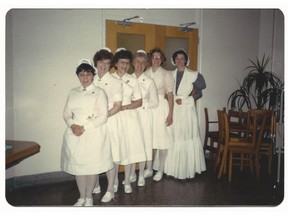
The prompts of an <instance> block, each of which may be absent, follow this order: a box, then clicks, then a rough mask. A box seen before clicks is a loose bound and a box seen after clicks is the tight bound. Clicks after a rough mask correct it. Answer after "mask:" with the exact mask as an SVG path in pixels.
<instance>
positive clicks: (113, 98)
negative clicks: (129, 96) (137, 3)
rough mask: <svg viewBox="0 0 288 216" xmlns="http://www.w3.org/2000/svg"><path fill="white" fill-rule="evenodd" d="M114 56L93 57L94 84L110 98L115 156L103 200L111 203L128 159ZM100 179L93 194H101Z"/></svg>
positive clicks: (107, 52)
mask: <svg viewBox="0 0 288 216" xmlns="http://www.w3.org/2000/svg"><path fill="white" fill-rule="evenodd" d="M112 59H113V54H112V52H111V50H110V49H108V48H103V49H100V50H99V51H98V52H96V54H95V55H94V57H93V62H94V65H95V66H96V68H97V74H96V75H95V79H94V84H95V85H96V86H98V87H100V88H102V89H103V90H104V91H105V93H106V95H107V98H108V109H109V111H108V121H107V123H106V125H107V129H108V132H109V137H110V142H111V150H112V156H113V162H114V167H113V169H111V170H109V171H108V172H107V173H106V175H107V178H108V187H107V192H106V193H105V195H104V197H103V198H102V200H101V201H102V202H110V201H111V199H113V198H114V192H117V189H118V186H115V189H114V180H115V176H116V174H117V173H118V170H117V166H115V164H119V163H120V161H122V160H124V159H126V149H125V143H124V139H123V127H122V123H121V120H120V116H119V111H120V109H121V106H122V93H123V87H122V83H121V82H120V81H119V80H118V79H116V78H115V77H114V76H112V75H111V74H110V72H109V70H110V67H111V61H112ZM100 192H101V188H100V185H99V178H98V179H97V181H96V185H95V188H94V190H93V193H100Z"/></svg>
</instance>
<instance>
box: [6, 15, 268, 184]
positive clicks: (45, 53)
mask: <svg viewBox="0 0 288 216" xmlns="http://www.w3.org/2000/svg"><path fill="white" fill-rule="evenodd" d="M135 15H140V16H142V17H143V18H144V23H153V24H161V25H172V26H179V24H180V23H186V22H191V21H195V22H196V23H197V27H198V28H199V37H200V43H199V64H198V65H199V70H200V71H201V72H202V73H203V75H204V77H205V79H206V82H207V89H206V90H205V91H204V97H203V99H202V100H201V101H200V105H199V112H200V128H201V134H202V137H203V131H204V123H203V112H202V111H203V108H204V106H206V107H208V109H209V110H212V111H211V112H212V114H211V117H212V118H216V109H218V108H222V107H223V106H225V105H226V102H227V96H228V95H229V92H232V91H233V90H234V89H235V88H237V82H236V79H239V80H241V78H242V77H243V76H244V74H242V70H243V68H244V67H245V66H246V65H247V58H253V57H254V56H257V55H258V52H259V49H260V48H259V47H261V44H262V43H266V42H267V41H268V42H270V41H271V40H272V38H271V37H268V38H265V39H264V41H261V44H260V45H259V43H260V42H259V41H260V39H259V38H261V35H259V32H260V23H261V19H262V18H261V11H260V10H196V9H193V10H189V9H185V10H181V9H178V10H173V9H167V10H156V9H153V10H149V9H143V10H132V9H131V10H117V9H109V10H102V9H94V10H92V9H91V10H76V9H72V10H52V9H51V10H48V9H43V10H36V9H34V10H11V11H9V13H8V14H7V17H6V20H7V30H6V34H7V37H6V44H7V47H6V55H7V59H6V62H7V66H6V138H7V139H16V140H33V141H36V142H38V143H39V144H40V145H41V151H40V153H39V154H37V155H34V156H32V157H30V158H28V159H25V160H24V161H22V162H21V163H20V164H18V165H16V166H14V167H12V168H10V169H8V170H6V178H10V177H14V176H22V175H29V174H39V173H46V172H53V171H59V170H60V167H59V165H60V151H61V145H62V135H63V132H64V130H65V127H66V125H65V123H64V121H63V118H62V111H63V107H64V104H65V101H66V97H67V94H68V92H69V90H70V89H71V88H72V87H74V86H76V85H78V80H77V77H76V75H75V68H76V66H77V64H78V61H79V59H81V58H90V59H91V58H92V57H93V54H94V53H95V51H96V50H98V49H100V48H101V47H103V46H105V26H104V23H105V19H117V20H123V19H124V18H127V17H131V16H135ZM135 21H136V20H135ZM269 28H270V26H269V27H268V29H269Z"/></svg>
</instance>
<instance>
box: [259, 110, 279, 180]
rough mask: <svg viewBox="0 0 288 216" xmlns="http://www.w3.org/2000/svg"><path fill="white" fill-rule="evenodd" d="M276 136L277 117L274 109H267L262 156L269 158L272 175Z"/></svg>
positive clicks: (261, 147) (260, 151)
mask: <svg viewBox="0 0 288 216" xmlns="http://www.w3.org/2000/svg"><path fill="white" fill-rule="evenodd" d="M275 138H276V117H275V112H274V111H273V110H268V111H267V121H266V125H265V129H264V134H263V140H262V142H261V143H260V150H259V153H260V157H261V156H262V155H264V156H267V158H268V164H267V167H268V173H269V175H271V166H272V155H273V144H274V143H275Z"/></svg>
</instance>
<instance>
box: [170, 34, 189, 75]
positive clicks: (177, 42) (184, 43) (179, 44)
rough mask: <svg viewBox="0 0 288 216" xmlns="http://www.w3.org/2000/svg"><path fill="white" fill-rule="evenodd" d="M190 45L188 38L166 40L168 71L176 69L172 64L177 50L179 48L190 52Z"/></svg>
mask: <svg viewBox="0 0 288 216" xmlns="http://www.w3.org/2000/svg"><path fill="white" fill-rule="evenodd" d="M188 44H189V39H187V38H172V37H166V38H165V50H164V52H165V55H166V58H167V60H166V64H165V66H164V67H165V68H166V70H175V68H176V67H175V66H173V65H172V64H171V57H172V54H173V52H174V51H175V50H176V49H179V48H183V49H185V50H186V51H187V50H189V49H188ZM188 55H189V54H188Z"/></svg>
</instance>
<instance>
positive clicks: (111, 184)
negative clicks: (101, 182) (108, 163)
mask: <svg viewBox="0 0 288 216" xmlns="http://www.w3.org/2000/svg"><path fill="white" fill-rule="evenodd" d="M116 170H117V168H116V165H115V164H114V166H113V168H112V169H111V170H109V171H108V172H106V175H107V179H108V186H107V191H109V192H110V193H112V194H113V193H114V184H115V176H116Z"/></svg>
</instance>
